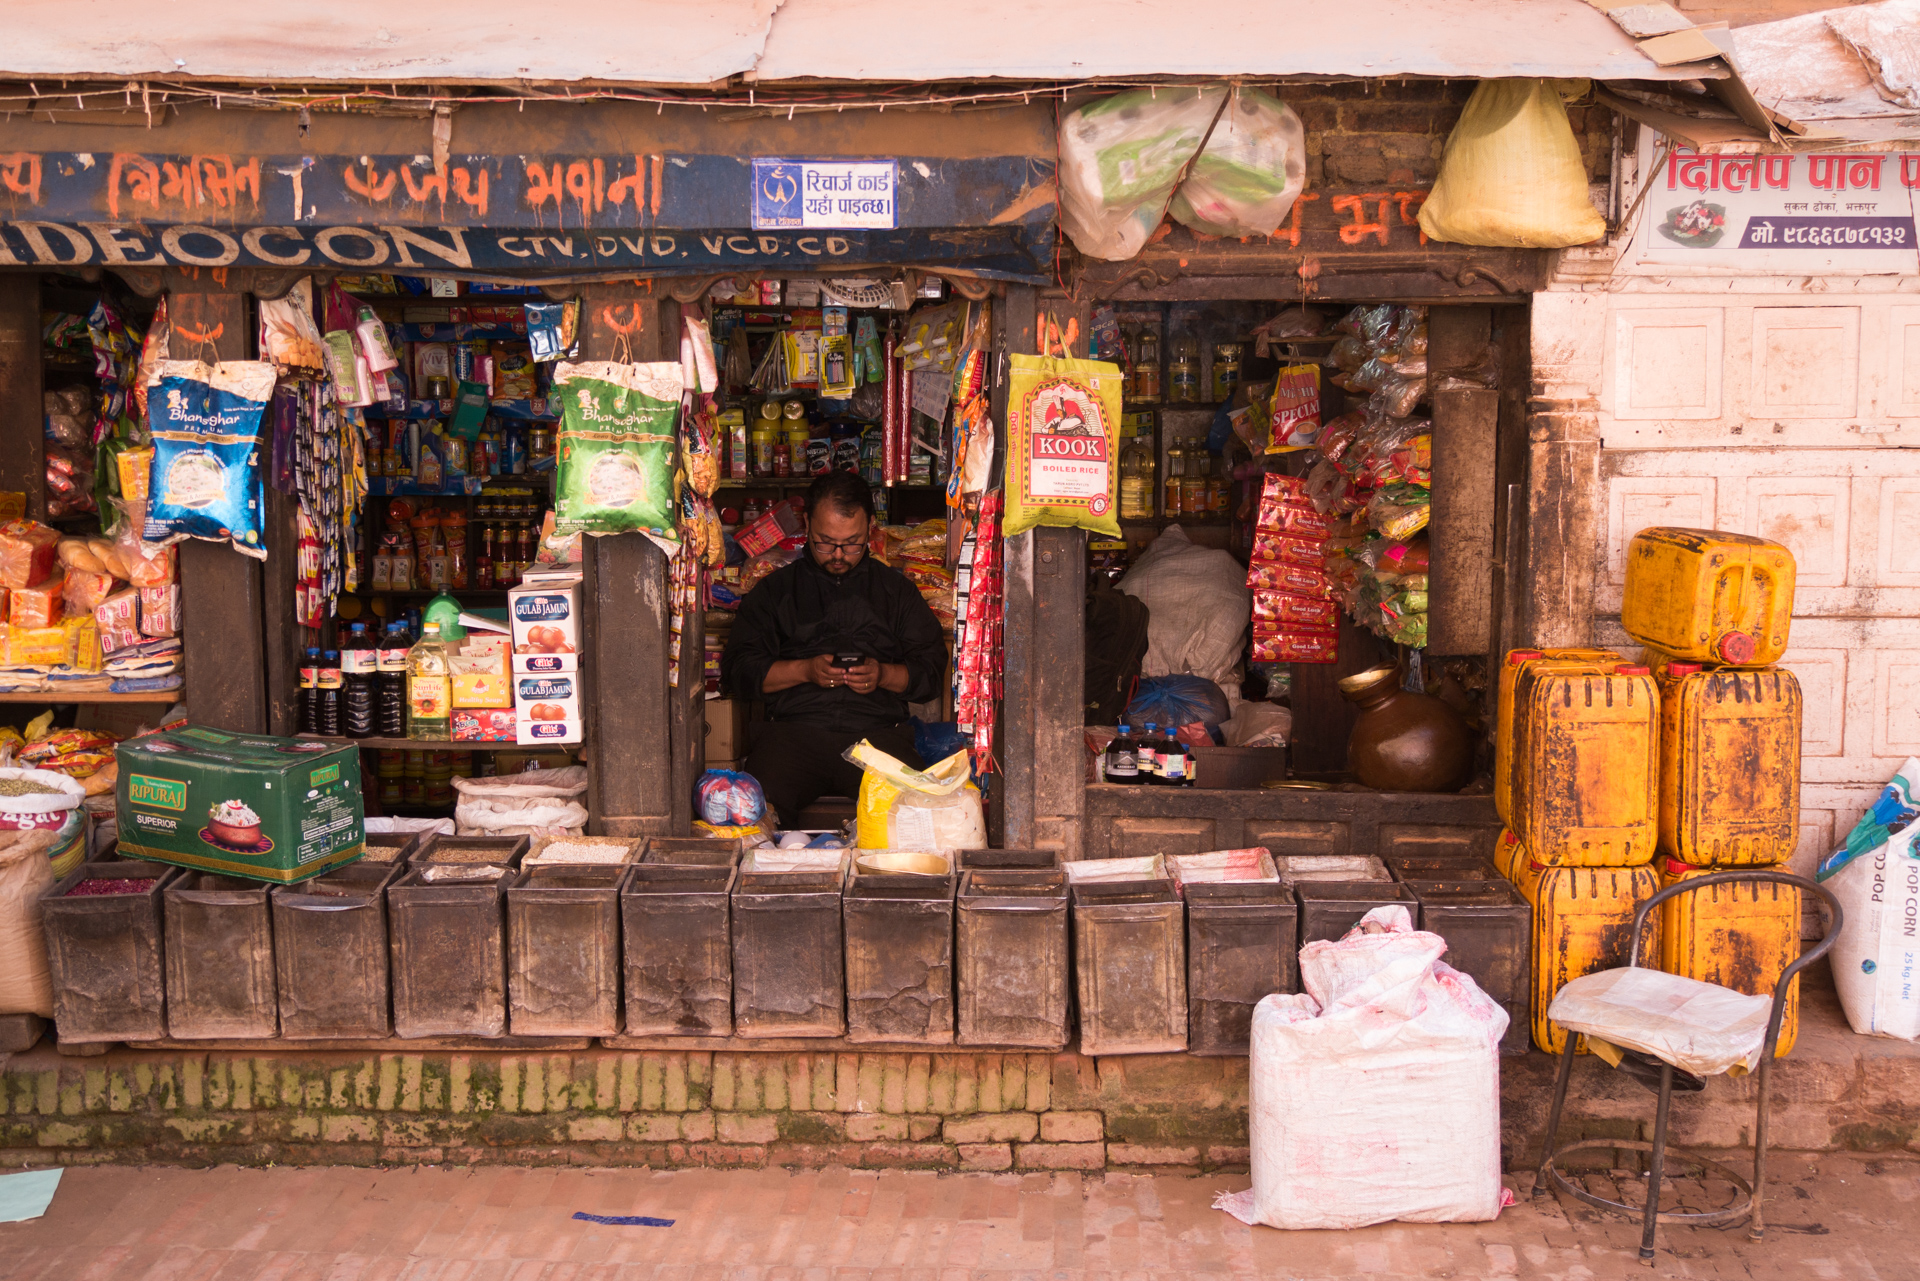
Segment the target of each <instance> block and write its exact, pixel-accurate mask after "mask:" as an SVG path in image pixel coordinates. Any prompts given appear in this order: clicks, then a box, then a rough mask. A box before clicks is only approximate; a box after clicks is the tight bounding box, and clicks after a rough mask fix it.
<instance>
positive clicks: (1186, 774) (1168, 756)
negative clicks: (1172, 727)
mask: <svg viewBox="0 0 1920 1281" xmlns="http://www.w3.org/2000/svg"><path fill="white" fill-rule="evenodd" d="M1164 743H1165V746H1164V747H1163V748H1162V749H1161V751H1160V755H1159V759H1158V761H1157V762H1156V765H1157V767H1158V771H1159V777H1160V781H1161V782H1162V783H1163V784H1165V785H1166V786H1168V787H1187V786H1189V785H1190V784H1191V783H1192V782H1193V769H1192V763H1193V758H1192V757H1191V756H1189V755H1188V753H1187V745H1186V744H1185V743H1183V742H1181V741H1180V738H1179V736H1178V735H1176V734H1173V733H1169V734H1168V735H1167V737H1166V739H1165V740H1164Z"/></svg>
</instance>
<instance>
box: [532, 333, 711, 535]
mask: <svg viewBox="0 0 1920 1281" xmlns="http://www.w3.org/2000/svg"><path fill="white" fill-rule="evenodd" d="M683 388H684V381H683V378H682V375H681V371H680V365H679V362H677V361H674V362H667V361H660V362H657V363H654V364H646V365H623V364H615V363H613V362H611V361H593V362H587V363H582V364H574V363H562V364H559V365H556V366H555V367H554V371H553V391H554V397H555V398H556V399H557V400H559V402H560V406H561V414H562V418H561V422H560V437H559V450H558V452H559V458H558V461H557V469H558V475H557V476H556V478H555V480H554V495H555V502H554V511H555V522H554V528H555V529H556V530H560V531H562V532H571V531H572V530H576V529H577V530H579V531H581V532H583V533H588V534H619V533H624V532H626V531H629V530H637V531H642V532H645V533H648V534H650V535H652V536H653V537H654V538H656V539H660V540H664V541H666V542H669V543H677V542H678V540H679V535H678V534H677V533H676V532H675V529H674V501H673V450H674V423H675V420H676V418H677V417H678V415H679V413H680V396H681V392H682V390H683Z"/></svg>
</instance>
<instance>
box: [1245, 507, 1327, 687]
mask: <svg viewBox="0 0 1920 1281" xmlns="http://www.w3.org/2000/svg"><path fill="white" fill-rule="evenodd" d="M1327 532H1328V526H1327V518H1326V517H1325V516H1323V515H1321V514H1320V513H1319V512H1317V511H1315V510H1314V506H1313V502H1312V500H1310V499H1309V498H1308V497H1307V486H1306V482H1305V481H1304V480H1302V479H1300V478H1299V477H1297V476H1282V475H1279V474H1278V473H1269V474H1268V476H1267V478H1266V485H1265V488H1264V489H1263V490H1262V491H1261V495H1260V515H1259V520H1258V522H1257V527H1256V530H1255V533H1254V536H1253V559H1252V560H1251V561H1250V562H1249V563H1248V565H1247V586H1248V587H1250V588H1252V589H1253V661H1254V662H1256V663H1331V662H1333V661H1334V660H1335V659H1336V658H1338V657H1339V655H1340V632H1339V614H1338V610H1339V606H1338V604H1337V603H1336V602H1335V600H1334V596H1333V583H1332V580H1331V579H1329V578H1328V577H1327V572H1326V568H1325V565H1326V545H1327Z"/></svg>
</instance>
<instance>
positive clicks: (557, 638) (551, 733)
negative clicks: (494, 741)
mask: <svg viewBox="0 0 1920 1281" xmlns="http://www.w3.org/2000/svg"><path fill="white" fill-rule="evenodd" d="M507 617H508V619H509V621H510V623H511V626H512V628H513V707H514V727H515V741H516V742H519V743H528V744H549V743H578V742H579V741H580V739H581V725H580V639H581V637H580V574H579V573H578V572H577V571H572V570H565V571H561V570H551V571H539V572H534V573H529V574H527V575H526V577H525V578H523V579H522V580H521V584H520V586H518V587H516V588H514V589H513V590H512V591H511V592H508V593H507Z"/></svg>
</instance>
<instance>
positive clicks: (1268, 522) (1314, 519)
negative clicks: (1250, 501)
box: [1258, 499, 1333, 538]
mask: <svg viewBox="0 0 1920 1281" xmlns="http://www.w3.org/2000/svg"><path fill="white" fill-rule="evenodd" d="M1258 527H1259V528H1260V529H1261V530H1264V531H1268V532H1273V533H1283V534H1295V535H1298V536H1300V537H1302V538H1325V537H1327V536H1328V535H1329V534H1331V533H1332V532H1333V524H1332V522H1331V521H1329V520H1328V519H1327V518H1326V517H1325V516H1323V515H1321V514H1320V513H1319V512H1317V511H1315V510H1314V509H1313V508H1312V507H1296V506H1294V505H1292V504H1290V503H1271V502H1268V501H1267V500H1266V499H1261V500H1260V519H1259V521H1258Z"/></svg>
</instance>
